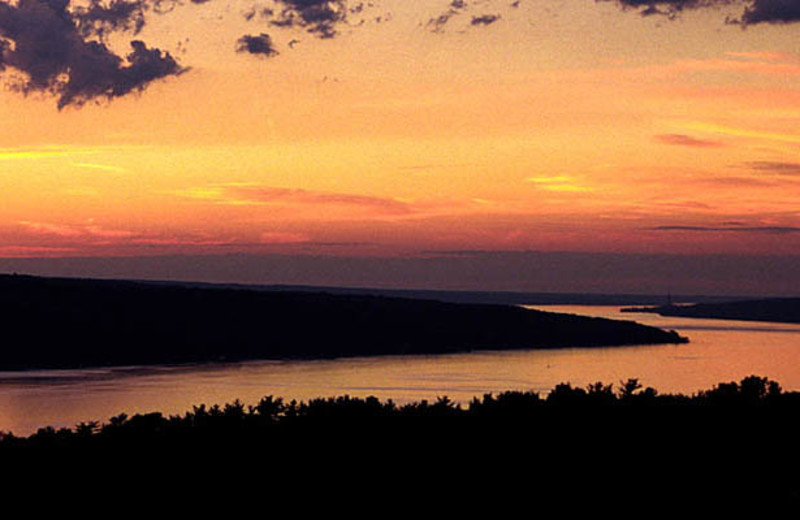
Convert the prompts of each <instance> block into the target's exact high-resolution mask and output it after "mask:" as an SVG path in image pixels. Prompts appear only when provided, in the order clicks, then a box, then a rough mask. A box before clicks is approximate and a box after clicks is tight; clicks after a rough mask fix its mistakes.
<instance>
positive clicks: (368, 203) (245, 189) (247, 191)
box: [225, 186, 411, 214]
mask: <svg viewBox="0 0 800 520" xmlns="http://www.w3.org/2000/svg"><path fill="white" fill-rule="evenodd" d="M225 192H226V194H227V195H229V196H231V197H233V198H234V199H236V200H247V201H254V202H266V203H269V202H284V203H291V204H320V205H325V204H332V205H341V206H357V207H367V208H372V209H378V210H381V211H382V212H385V213H392V214H407V213H410V212H411V208H410V207H409V205H408V204H407V203H405V202H402V201H399V200H396V199H392V198H385V197H372V196H368V195H352V194H348V193H335V192H326V191H311V190H304V189H298V188H295V189H292V188H272V187H263V186H232V187H229V188H227V189H226V190H225Z"/></svg>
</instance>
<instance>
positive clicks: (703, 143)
mask: <svg viewBox="0 0 800 520" xmlns="http://www.w3.org/2000/svg"><path fill="white" fill-rule="evenodd" d="M655 138H656V139H657V140H659V141H661V142H662V143H664V144H669V145H673V146H690V147H695V148H715V147H719V146H722V143H719V142H717V141H707V140H704V139H697V138H696V137H692V136H690V135H684V134H660V135H657V136H655Z"/></svg>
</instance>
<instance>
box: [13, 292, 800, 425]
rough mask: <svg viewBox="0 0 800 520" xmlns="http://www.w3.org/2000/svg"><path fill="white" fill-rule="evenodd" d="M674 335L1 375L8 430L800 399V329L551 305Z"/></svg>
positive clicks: (554, 309) (564, 310)
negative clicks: (774, 385)
mask: <svg viewBox="0 0 800 520" xmlns="http://www.w3.org/2000/svg"><path fill="white" fill-rule="evenodd" d="M546 310H553V311H558V312H570V313H573V314H584V315H591V316H600V317H610V318H616V319H632V320H635V321H638V322H640V323H646V324H649V325H654V326H658V327H661V328H665V329H675V330H677V331H678V332H680V333H682V334H683V335H686V336H689V338H690V339H691V343H689V344H686V345H661V346H639V347H612V348H595V349H587V348H574V349H559V350H530V351H503V352H474V353H467V354H453V355H442V356H408V357H400V356H388V357H379V358H350V359H338V360H321V361H252V362H245V363H228V364H205V365H196V366H186V367H165V366H158V367H124V368H104V369H89V370H46V371H27V372H0V430H5V431H9V430H10V431H13V432H14V433H16V434H18V435H24V434H28V433H31V432H33V431H35V430H36V429H37V428H39V427H41V426H44V425H53V426H74V425H75V424H77V423H78V422H80V421H88V420H98V421H101V422H103V421H107V420H108V418H109V417H112V416H114V415H117V414H119V413H122V412H125V413H127V414H129V415H131V414H134V413H144V412H151V411H162V412H164V413H165V414H182V413H183V412H185V411H187V410H190V409H191V407H192V405H197V404H201V403H206V404H214V403H219V404H222V403H226V402H231V401H233V400H234V399H236V398H238V399H240V400H242V401H243V402H245V403H246V404H256V403H257V402H258V400H259V399H260V398H261V397H263V396H265V395H275V396H283V397H284V398H286V399H298V400H306V399H310V398H314V397H329V396H335V395H343V394H349V395H353V396H367V395H375V396H378V397H380V398H382V399H392V400H394V401H395V402H396V403H404V402H409V401H415V400H422V399H428V400H434V399H436V397H437V396H444V395H447V396H448V397H450V398H451V399H454V400H456V401H458V402H461V403H462V404H466V403H468V402H469V401H470V400H471V399H472V398H473V397H474V396H481V395H482V394H484V393H489V392H493V393H498V392H501V391H504V390H533V391H537V392H540V393H542V394H545V393H546V392H547V391H549V390H550V389H552V388H553V387H554V386H555V385H556V384H558V383H560V382H570V383H572V384H573V385H579V386H585V385H587V384H589V383H592V382H595V381H603V382H605V383H618V382H619V381H622V380H626V379H628V378H631V377H636V378H638V379H639V380H640V381H641V382H642V383H643V384H644V385H645V386H652V387H654V388H656V389H657V390H659V391H660V392H662V393H667V392H682V393H687V394H690V393H693V392H696V391H698V390H701V389H705V388H710V387H711V386H712V385H714V384H715V383H719V382H722V381H732V380H740V379H741V378H743V377H745V376H747V375H750V374H757V375H760V376H766V377H769V378H771V379H774V380H776V381H779V382H780V383H781V384H782V385H783V387H784V388H786V389H791V390H800V325H784V324H769V323H756V322H739V321H721V320H705V319H701V320H689V319H685V318H674V317H661V316H658V315H655V314H621V313H619V308H618V307H597V306H563V305H560V306H548V307H546Z"/></svg>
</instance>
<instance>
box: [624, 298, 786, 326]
mask: <svg viewBox="0 0 800 520" xmlns="http://www.w3.org/2000/svg"><path fill="white" fill-rule="evenodd" d="M622 312H654V313H656V314H660V315H662V316H680V317H683V318H711V319H717V320H742V321H771V322H776V323H800V298H770V299H766V300H746V301H734V302H724V303H698V304H695V305H665V306H661V307H635V308H630V309H622Z"/></svg>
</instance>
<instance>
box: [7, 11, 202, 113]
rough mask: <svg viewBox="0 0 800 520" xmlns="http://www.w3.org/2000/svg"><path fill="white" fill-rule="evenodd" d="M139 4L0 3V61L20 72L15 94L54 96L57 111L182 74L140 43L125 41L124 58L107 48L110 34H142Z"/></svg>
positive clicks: (160, 53) (165, 56) (167, 56)
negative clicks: (17, 91)
mask: <svg viewBox="0 0 800 520" xmlns="http://www.w3.org/2000/svg"><path fill="white" fill-rule="evenodd" d="M143 5H144V4H143V3H142V2H141V1H138V0H132V1H127V0H112V1H111V3H109V4H106V5H101V4H99V3H98V2H93V3H90V4H89V6H88V7H86V8H76V9H75V10H69V9H68V7H69V0H20V1H19V2H18V4H17V5H11V4H8V3H0V41H2V42H3V44H2V46H0V50H2V58H0V62H2V63H3V65H4V66H5V67H6V68H11V69H14V70H16V71H18V72H21V73H23V75H24V79H21V80H20V82H19V83H17V84H16V85H15V88H16V89H18V90H20V91H21V92H23V93H30V92H44V93H49V94H53V95H55V96H57V97H58V108H59V109H62V108H64V107H65V106H68V105H74V106H81V105H83V104H85V103H86V102H88V101H92V100H96V99H98V98H106V99H112V98H116V97H121V96H125V95H127V94H129V93H131V92H135V91H141V90H144V89H145V88H146V87H147V85H149V84H150V83H151V82H153V81H155V80H157V79H161V78H165V77H167V76H177V75H180V74H181V73H183V72H185V71H186V69H185V68H183V67H181V66H180V65H179V64H178V62H177V61H176V60H175V59H174V58H173V57H172V56H171V55H170V54H169V53H168V52H163V51H161V50H159V49H155V48H148V46H147V45H146V44H145V43H144V42H143V41H141V40H133V41H131V42H130V47H131V52H130V53H129V54H128V55H127V56H125V57H124V58H123V57H121V56H118V55H117V54H115V53H114V52H112V51H111V50H110V49H109V47H108V46H107V45H106V43H105V42H104V38H105V37H106V35H107V33H108V32H109V31H126V30H132V31H134V32H136V31H138V30H139V29H141V26H142V25H143V23H144V21H143V20H144V19H143V18H142V16H143V15H142V13H143V10H144V7H143Z"/></svg>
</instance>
